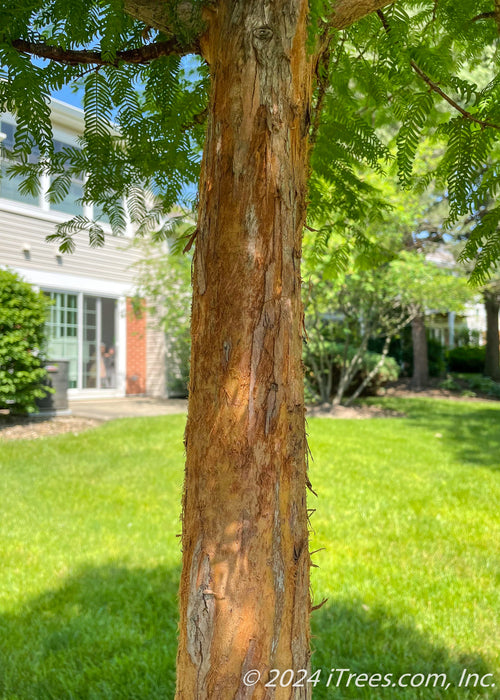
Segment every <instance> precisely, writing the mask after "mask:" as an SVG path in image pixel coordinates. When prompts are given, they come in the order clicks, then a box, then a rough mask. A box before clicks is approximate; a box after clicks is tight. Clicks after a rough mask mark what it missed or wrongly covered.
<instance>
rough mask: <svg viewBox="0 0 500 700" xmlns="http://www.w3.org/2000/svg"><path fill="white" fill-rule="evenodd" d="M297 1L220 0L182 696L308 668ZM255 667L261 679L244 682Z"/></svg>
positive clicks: (206, 162) (200, 271)
mask: <svg viewBox="0 0 500 700" xmlns="http://www.w3.org/2000/svg"><path fill="white" fill-rule="evenodd" d="M307 9H308V6H307V1H306V0H274V2H266V1H265V0H245V1H243V0H223V1H222V2H219V3H217V13H216V14H215V15H214V16H213V18H212V19H211V21H210V27H209V30H208V32H207V33H206V35H205V37H204V40H203V44H202V46H203V50H204V54H205V57H206V59H207V61H208V62H209V65H210V69H211V79H212V89H211V102H210V108H209V123H208V133H207V140H206V146H205V152H204V158H203V165H202V176H201V182H200V206H199V220H198V226H197V230H198V235H197V238H196V250H195V255H194V261H193V287H194V291H193V314H192V357H191V382H190V397H189V413H188V423H187V427H186V453H187V457H186V475H185V490H184V502H183V536H182V548H183V571H182V577H181V586H180V632H179V652H178V660H177V694H176V697H177V698H178V700H180V699H182V700H192V699H193V698H196V699H197V700H203V699H204V698H210V699H217V700H218V699H219V698H221V699H224V698H254V699H260V698H271V697H273V698H305V697H307V696H308V692H309V691H308V690H306V689H305V688H279V689H276V690H271V689H266V688H265V687H264V684H265V683H266V682H267V680H269V677H268V674H269V670H270V669H271V668H278V669H282V670H285V669H287V668H292V669H296V670H298V669H301V668H305V669H307V668H308V666H309V654H310V652H309V636H310V633H309V612H310V600H309V566H310V557H309V550H308V528H307V510H306V481H307V475H306V460H305V450H306V439H305V426H304V411H305V409H304V399H303V369H302V361H301V351H302V328H303V310H302V303H301V297H300V257H301V236H302V226H303V223H304V218H305V209H306V181H307V161H308V131H309V105H310V102H311V89H312V88H311V85H312V74H313V66H312V62H313V61H312V57H311V56H309V55H308V53H307V51H306V48H305V47H306V38H307V37H306V24H307ZM250 669H257V670H258V671H259V672H260V674H261V682H260V683H258V684H257V685H255V686H254V687H252V688H247V687H246V686H245V685H244V683H243V680H242V679H243V676H244V673H245V672H246V671H247V670H250Z"/></svg>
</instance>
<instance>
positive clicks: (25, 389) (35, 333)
mask: <svg viewBox="0 0 500 700" xmlns="http://www.w3.org/2000/svg"><path fill="white" fill-rule="evenodd" d="M49 306H50V301H49V300H48V299H47V297H46V296H45V295H44V294H43V293H42V292H35V290H34V289H33V288H32V287H31V285H29V284H28V283H27V282H24V281H23V280H22V279H21V278H20V277H19V276H18V275H16V274H15V273H14V272H11V271H9V270H0V408H4V409H5V408H7V409H9V410H10V412H11V413H30V412H32V411H35V410H36V406H35V400H36V399H37V398H42V397H44V396H45V395H46V394H47V390H46V389H43V388H42V386H41V383H42V381H43V380H44V378H45V376H46V371H45V369H44V368H43V367H42V362H43V349H44V344H45V321H46V318H47V309H48V307H49Z"/></svg>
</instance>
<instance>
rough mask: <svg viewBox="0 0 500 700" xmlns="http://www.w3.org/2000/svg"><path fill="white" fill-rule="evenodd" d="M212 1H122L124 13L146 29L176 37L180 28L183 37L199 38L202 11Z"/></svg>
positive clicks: (201, 28) (201, 29) (201, 25)
mask: <svg viewBox="0 0 500 700" xmlns="http://www.w3.org/2000/svg"><path fill="white" fill-rule="evenodd" d="M213 4H214V0H204V1H203V2H201V3H200V2H194V0H177V1H176V2H172V0H164V1H163V2H162V1H161V0H124V2H123V9H124V10H125V12H126V13H127V14H128V15H130V16H131V17H133V18H134V19H138V20H139V21H140V22H144V24H145V25H146V26H148V27H153V29H156V30H157V31H159V32H162V33H163V34H166V35H167V36H173V35H177V34H178V32H179V29H181V28H182V33H183V35H184V36H199V35H200V34H201V32H202V31H203V29H204V26H203V24H204V23H203V10H204V9H205V8H207V7H210V6H212V5H213Z"/></svg>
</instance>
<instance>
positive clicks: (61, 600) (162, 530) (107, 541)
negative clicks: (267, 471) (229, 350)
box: [0, 399, 500, 700]
mask: <svg viewBox="0 0 500 700" xmlns="http://www.w3.org/2000/svg"><path fill="white" fill-rule="evenodd" d="M378 402H379V403H380V400H379V401H378ZM383 404H384V407H386V408H393V409H395V410H398V411H404V412H405V413H406V415H407V417H406V418H389V419H373V420H366V421H359V420H354V421H345V420H343V421H332V420H330V419H327V418H318V419H311V420H310V422H309V428H308V430H309V434H310V444H311V448H312V452H313V455H314V462H313V463H312V464H311V467H310V476H311V480H312V483H313V487H314V488H315V490H317V491H318V493H319V499H315V498H314V497H313V496H311V498H310V499H309V501H310V502H309V505H310V507H315V508H316V512H315V514H314V515H313V517H312V526H313V528H314V533H313V535H312V541H311V549H313V550H314V549H319V548H322V547H324V548H325V549H324V550H323V551H320V552H318V553H317V554H315V555H314V556H313V560H314V562H315V563H316V564H318V565H319V567H320V568H318V569H313V570H312V580H313V586H312V587H313V595H314V602H315V603H318V602H320V601H321V600H322V599H323V598H328V600H327V602H326V603H325V604H324V605H323V607H321V608H320V609H319V610H317V611H315V612H314V613H313V635H314V637H313V649H314V653H313V667H314V668H315V669H322V670H323V676H322V679H323V682H322V683H319V684H318V685H317V686H316V688H315V692H314V697H315V698H338V699H341V698H357V699H360V698H370V700H371V699H372V698H373V699H377V698H381V699H382V698H393V697H397V698H404V699H405V700H412V699H413V698H447V699H448V698H456V699H459V698H467V699H469V698H470V700H472V699H473V698H485V699H488V700H493V699H494V698H499V697H500V694H499V690H500V667H499V666H500V664H499V652H500V634H499V625H498V612H499V610H500V599H499V588H498V583H499V582H498V563H499V559H500V557H499V554H500V552H499V542H500V524H499V516H498V514H499V512H500V406H498V405H496V404H494V403H480V402H471V403H454V402H445V401H435V400H426V399H417V400H402V399H387V400H384V401H383ZM183 425H184V418H183V417H181V416H167V417H159V418H147V419H134V420H127V421H115V422H113V423H108V424H106V425H103V426H102V427H100V428H98V429H97V430H93V431H89V432H87V433H82V434H81V435H78V436H73V435H62V436H59V437H56V438H46V439H43V440H37V441H33V442H28V441H19V442H10V443H2V444H1V446H0V512H1V518H0V698H2V699H4V700H45V699H47V700H48V699H49V698H50V699H51V700H52V699H54V700H63V699H64V700H66V699H67V700H70V699H73V698H75V699H78V700H79V699H80V698H82V699H85V700H87V699H88V700H91V699H92V700H94V699H96V700H97V699H99V700H100V699H101V698H102V699H105V698H112V699H113V700H115V699H118V698H120V699H122V698H123V699H124V700H129V699H133V698H136V699H138V700H139V699H140V700H146V699H148V700H150V699H151V700H153V699H154V700H161V699H163V698H165V699H169V698H172V697H173V688H174V671H175V669H174V666H175V648H176V628H177V617H176V616H177V601H176V594H177V581H178V576H179V561H180V554H179V544H178V539H177V538H176V535H177V534H178V533H179V532H180V522H179V503H180V494H181V488H182V461H183V457H182V431H183ZM331 668H337V669H338V668H349V669H351V671H352V672H357V673H368V674H372V673H381V674H382V675H383V674H385V673H393V674H394V678H397V677H398V676H399V675H400V674H403V673H423V674H427V673H430V672H444V673H447V674H448V677H449V680H450V681H451V683H452V685H451V687H450V688H449V689H448V690H447V691H445V690H442V689H432V688H430V687H428V688H423V687H422V688H413V689H410V688H409V689H406V690H405V689H403V688H397V689H393V688H392V687H390V688H387V689H382V688H379V689H375V688H368V687H365V688H359V687H355V686H353V685H352V684H351V685H350V686H349V687H345V684H341V685H340V686H339V687H338V688H337V687H333V682H332V685H331V686H330V687H329V688H325V686H324V683H325V681H326V679H327V676H328V673H329V671H330V669H331ZM463 668H467V669H468V671H469V672H476V673H478V674H479V675H481V676H483V675H484V674H486V673H493V674H494V676H495V680H496V687H492V688H482V689H480V688H475V689H474V688H470V689H468V690H467V689H464V688H457V687H455V685H456V683H457V681H458V679H459V677H460V675H461V673H462V670H463ZM488 682H491V678H488Z"/></svg>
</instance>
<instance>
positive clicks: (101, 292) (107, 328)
mask: <svg viewBox="0 0 500 700" xmlns="http://www.w3.org/2000/svg"><path fill="white" fill-rule="evenodd" d="M51 110H52V119H53V127H54V141H55V148H56V150H57V149H58V148H62V147H63V146H65V145H67V144H71V145H76V143H77V142H76V138H77V135H78V134H79V133H81V132H82V130H83V124H84V120H83V112H82V111H81V110H80V109H77V108H75V107H72V106H70V105H67V104H64V103H62V102H60V101H58V100H53V101H52V103H51ZM14 131H15V120H14V118H13V117H12V116H10V115H8V114H6V115H2V116H1V117H0V132H1V133H2V136H1V138H2V140H3V143H4V144H6V145H7V146H10V145H11V144H12V141H13V137H14ZM6 166H7V163H6V162H5V161H4V160H2V162H1V168H2V175H3V177H2V178H1V180H0V267H8V268H10V269H12V270H14V271H16V272H18V273H19V274H20V275H22V277H23V278H24V279H25V280H26V281H27V282H30V283H31V284H33V285H35V286H37V287H38V288H40V289H41V290H43V291H44V292H46V293H47V294H49V295H50V296H51V297H52V299H53V301H54V305H53V306H52V308H51V312H50V319H49V322H48V331H49V358H50V359H53V360H56V359H59V360H61V359H66V360H69V396H70V398H88V397H91V396H92V397H98V396H101V397H109V396H124V395H126V394H148V395H153V396H163V395H164V394H165V359H164V358H165V347H164V336H163V333H162V332H160V331H159V330H156V329H155V327H154V325H153V324H152V323H151V322H150V321H151V319H148V318H147V314H146V313H144V314H142V316H141V317H136V316H135V315H134V314H133V313H132V298H133V296H134V275H135V273H134V269H133V267H132V266H133V265H134V263H136V262H137V261H138V260H139V258H140V255H141V253H140V251H139V250H138V249H137V247H133V246H132V245H131V238H130V237H131V231H128V235H127V236H125V237H115V236H112V235H111V229H110V228H109V229H108V232H109V235H108V236H107V237H106V243H105V246H104V247H103V248H97V249H96V248H90V246H89V243H88V235H87V234H86V233H84V232H82V233H80V234H78V235H77V236H76V237H75V242H76V251H75V252H74V253H71V254H64V255H62V254H61V253H60V252H59V250H58V247H57V245H55V244H54V243H47V242H46V236H47V235H49V234H51V233H54V231H55V225H56V224H57V223H60V222H63V221H65V220H67V219H68V218H70V217H72V216H74V215H75V214H78V213H81V214H86V215H88V216H92V214H93V212H92V210H91V207H89V208H87V207H83V206H81V205H79V204H78V203H77V201H76V200H77V199H78V198H79V197H81V195H82V182H81V181H79V180H76V179H75V180H74V181H73V182H72V184H71V188H70V192H69V194H68V196H67V198H66V199H65V200H64V201H62V202H60V203H59V204H52V203H49V202H48V200H47V199H46V197H45V193H46V191H47V189H48V187H49V185H50V181H49V179H48V177H46V178H44V179H43V181H42V182H41V193H40V196H39V197H37V198H34V197H31V196H23V195H22V194H21V193H20V191H19V180H18V179H16V178H14V179H9V178H7V177H6V176H5V169H6ZM104 228H105V229H106V225H104Z"/></svg>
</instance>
